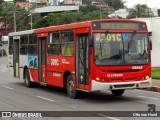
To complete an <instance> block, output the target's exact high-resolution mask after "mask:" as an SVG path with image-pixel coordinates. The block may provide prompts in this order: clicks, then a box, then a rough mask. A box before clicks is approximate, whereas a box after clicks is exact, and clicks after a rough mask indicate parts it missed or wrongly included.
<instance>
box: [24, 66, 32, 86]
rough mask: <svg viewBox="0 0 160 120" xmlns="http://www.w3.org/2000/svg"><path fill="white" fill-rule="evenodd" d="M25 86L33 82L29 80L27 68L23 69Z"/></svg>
mask: <svg viewBox="0 0 160 120" xmlns="http://www.w3.org/2000/svg"><path fill="white" fill-rule="evenodd" d="M24 81H25V85H26V87H28V88H30V87H32V86H33V82H31V81H30V77H29V71H28V69H26V70H25V77H24Z"/></svg>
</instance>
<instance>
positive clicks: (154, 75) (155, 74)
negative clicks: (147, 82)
mask: <svg viewBox="0 0 160 120" xmlns="http://www.w3.org/2000/svg"><path fill="white" fill-rule="evenodd" d="M151 76H152V79H160V70H152V72H151Z"/></svg>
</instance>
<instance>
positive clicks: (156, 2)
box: [5, 0, 160, 8]
mask: <svg viewBox="0 0 160 120" xmlns="http://www.w3.org/2000/svg"><path fill="white" fill-rule="evenodd" d="M5 1H13V0H5ZM60 1H63V0H60ZM123 1H126V3H125V5H126V6H127V7H128V8H132V7H133V6H134V5H136V4H147V6H148V7H150V8H160V0H123Z"/></svg>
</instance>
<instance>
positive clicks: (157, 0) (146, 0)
mask: <svg viewBox="0 0 160 120" xmlns="http://www.w3.org/2000/svg"><path fill="white" fill-rule="evenodd" d="M123 1H126V3H125V5H126V6H127V7H128V8H132V7H133V6H134V5H136V4H147V6H148V7H149V8H160V0H123Z"/></svg>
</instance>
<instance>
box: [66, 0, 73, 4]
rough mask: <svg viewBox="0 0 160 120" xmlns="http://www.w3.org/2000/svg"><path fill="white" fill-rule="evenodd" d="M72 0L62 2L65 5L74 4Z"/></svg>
mask: <svg viewBox="0 0 160 120" xmlns="http://www.w3.org/2000/svg"><path fill="white" fill-rule="evenodd" d="M73 1H74V0H64V4H65V5H73V4H74V3H73Z"/></svg>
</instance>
